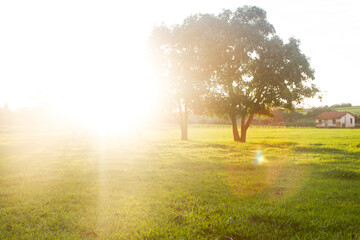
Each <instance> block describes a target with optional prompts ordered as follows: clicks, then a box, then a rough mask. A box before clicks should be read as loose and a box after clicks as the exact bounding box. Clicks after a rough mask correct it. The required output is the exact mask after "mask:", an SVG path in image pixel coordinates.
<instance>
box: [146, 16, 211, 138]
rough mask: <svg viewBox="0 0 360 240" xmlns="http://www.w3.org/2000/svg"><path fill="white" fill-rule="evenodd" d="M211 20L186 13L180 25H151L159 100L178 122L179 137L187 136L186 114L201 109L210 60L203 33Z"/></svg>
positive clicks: (152, 50)
mask: <svg viewBox="0 0 360 240" xmlns="http://www.w3.org/2000/svg"><path fill="white" fill-rule="evenodd" d="M213 20H214V18H213V16H211V15H194V16H190V17H188V18H187V19H185V20H184V22H183V23H182V24H180V25H175V26H172V27H167V26H164V25H163V26H159V27H155V28H154V29H153V32H152V34H151V37H150V41H149V42H150V49H151V53H152V54H151V55H152V57H153V63H155V66H156V69H157V76H158V77H159V78H160V80H161V86H162V93H163V94H164V101H163V103H164V104H165V105H166V109H167V110H168V111H170V112H171V113H172V114H173V115H174V116H175V118H176V120H177V122H178V123H179V125H180V129H181V140H187V139H188V116H189V113H190V112H192V111H195V112H200V111H201V110H202V109H203V108H202V106H203V105H204V95H205V92H206V89H207V88H206V84H207V81H208V80H209V78H210V70H209V69H210V68H209V66H210V65H211V64H209V63H210V61H211V59H213V58H211V57H209V55H208V54H209V53H210V51H208V49H207V47H208V45H207V44H208V43H207V39H208V37H206V36H208V34H209V30H210V29H211V26H212V21H213Z"/></svg>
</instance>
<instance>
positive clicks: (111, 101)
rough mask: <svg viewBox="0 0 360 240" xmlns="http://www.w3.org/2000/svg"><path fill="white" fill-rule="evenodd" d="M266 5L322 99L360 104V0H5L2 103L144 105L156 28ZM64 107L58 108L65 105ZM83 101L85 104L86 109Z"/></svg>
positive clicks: (0, 14) (0, 26) (0, 30)
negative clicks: (148, 52)
mask: <svg viewBox="0 0 360 240" xmlns="http://www.w3.org/2000/svg"><path fill="white" fill-rule="evenodd" d="M243 5H256V6H259V7H262V8H263V9H264V10H265V11H267V14H268V20H269V22H270V23H272V24H273V25H274V27H275V29H276V30H277V33H278V34H279V35H280V37H282V38H283V39H285V40H286V39H288V38H289V37H290V36H294V37H296V38H298V39H300V40H301V42H302V45H301V49H302V50H303V52H304V53H305V54H306V55H307V56H308V57H310V58H311V65H312V67H313V68H314V69H315V76H316V80H315V83H316V84H317V85H318V86H319V87H320V89H321V90H322V91H324V98H323V103H319V102H318V101H308V102H307V103H308V104H315V105H320V104H321V105H325V104H327V105H332V104H335V103H343V102H350V103H352V104H353V105H360V97H359V95H358V93H359V89H360V77H359V74H358V69H359V65H360V60H359V57H360V46H359V43H360V14H358V10H359V9H360V1H357V0H352V1H351V0H345V1H344V0H341V1H340V0H303V1H289V0H287V1H286V0H273V1H269V0H257V1H256V0H255V1H246V0H223V1H195V0H192V1H189V0H185V1H166V0H153V1H132V2H131V3H130V1H123V2H122V1H76V0H72V1H16V0H14V1H1V2H0V106H2V105H3V104H4V103H5V102H7V103H8V104H9V106H10V107H11V108H16V107H22V106H31V105H33V104H35V103H36V101H37V100H36V99H41V100H42V101H43V102H45V103H51V104H55V105H59V106H61V105H62V107H63V108H69V107H71V108H73V110H74V111H76V110H79V111H80V109H81V111H85V112H86V111H87V112H91V111H93V110H94V109H99V108H103V107H104V106H106V107H107V108H109V111H111V109H114V108H122V109H124V108H125V109H126V104H128V103H129V102H135V103H136V104H135V106H132V107H139V108H144V107H145V108H147V107H148V105H149V104H150V102H151V101H149V100H147V99H151V98H152V94H153V91H152V86H153V83H152V82H151V79H150V78H149V76H148V72H147V69H146V67H145V68H144V66H146V64H145V62H146V61H145V57H144V50H145V48H146V46H145V44H146V41H147V38H148V36H149V33H150V31H151V29H152V28H153V26H155V25H156V24H159V23H161V22H164V23H165V24H174V23H180V22H181V21H182V20H183V19H184V18H186V17H187V16H189V15H190V14H194V13H198V12H202V13H218V12H220V11H221V9H223V8H229V9H232V10H234V9H235V8H237V7H241V6H243ZM60 108H61V107H60ZM84 109H85V110H84Z"/></svg>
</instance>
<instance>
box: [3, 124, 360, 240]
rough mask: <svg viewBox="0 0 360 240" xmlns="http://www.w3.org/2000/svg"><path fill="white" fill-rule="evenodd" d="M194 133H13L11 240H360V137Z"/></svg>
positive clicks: (263, 131)
mask: <svg viewBox="0 0 360 240" xmlns="http://www.w3.org/2000/svg"><path fill="white" fill-rule="evenodd" d="M189 131H190V137H191V139H192V140H191V141H188V142H180V141H178V137H179V136H178V135H179V130H178V129H177V128H173V127H168V128H162V129H158V130H156V131H152V132H148V133H146V134H144V135H143V139H142V140H141V141H139V140H131V141H130V140H127V141H125V140H121V139H115V138H113V139H100V140H99V138H96V137H94V136H81V137H80V136H77V137H74V136H72V135H71V134H65V133H61V132H50V133H49V132H31V131H29V132H9V131H5V130H3V131H1V135H0V239H12V238H14V239H22V238H23V239H40V238H42V239H45V238H46V239H53V238H62V239H76V238H78V239H81V238H89V239H91V238H96V237H97V238H100V239H159V238H164V239H201V238H203V239H290V238H293V239H297V238H299V239H313V238H317V239H351V238H354V239H358V238H360V224H359V223H360V193H359V187H360V129H285V128H251V129H250V130H249V132H248V143H246V144H237V143H233V142H231V129H230V127H222V126H192V127H191V128H190V130H189ZM257 150H262V151H263V152H264V153H265V156H266V159H267V163H266V164H264V165H261V166H255V165H254V164H253V158H254V155H255V153H256V151H257Z"/></svg>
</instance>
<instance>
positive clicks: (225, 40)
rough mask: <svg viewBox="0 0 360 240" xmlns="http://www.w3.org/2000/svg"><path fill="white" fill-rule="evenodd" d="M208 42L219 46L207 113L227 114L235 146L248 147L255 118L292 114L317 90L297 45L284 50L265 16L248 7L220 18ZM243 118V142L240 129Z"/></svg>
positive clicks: (308, 65) (291, 43)
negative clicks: (278, 111) (248, 134)
mask: <svg viewBox="0 0 360 240" xmlns="http://www.w3.org/2000/svg"><path fill="white" fill-rule="evenodd" d="M217 19H218V22H219V24H217V25H216V26H217V28H213V36H212V38H211V39H209V41H213V42H215V43H216V44H215V46H216V51H217V55H218V56H219V57H218V58H217V64H216V68H214V69H213V74H212V78H211V80H212V87H211V88H210V92H211V94H209V95H208V96H209V98H208V103H209V104H208V109H209V110H210V111H211V112H212V113H215V114H218V115H223V114H228V115H229V117H230V119H231V121H232V126H233V137H234V141H240V142H245V141H246V132H247V129H248V128H249V126H250V124H251V121H252V119H253V117H254V115H256V114H259V115H271V111H270V110H271V109H272V108H276V107H282V108H285V109H289V110H292V109H293V108H294V106H295V105H296V104H298V103H300V102H301V101H302V100H303V99H304V98H305V97H311V96H313V95H314V94H315V93H316V92H317V91H318V90H317V88H316V87H315V86H314V85H311V84H310V81H311V80H312V79H314V75H313V70H312V69H311V67H310V64H309V61H308V59H307V57H306V56H305V55H304V54H302V53H301V51H300V49H299V42H298V41H297V40H295V39H290V41H289V43H287V44H284V43H283V42H282V41H281V40H280V38H279V37H277V36H276V35H275V29H274V27H273V26H272V25H271V24H270V23H268V21H267V18H266V12H265V11H264V10H262V9H260V8H257V7H249V6H245V7H242V8H238V9H237V10H236V11H234V12H232V11H230V10H225V11H223V12H222V13H221V14H219V15H218V16H217ZM237 116H240V117H241V136H239V132H238V126H237V122H236V119H237Z"/></svg>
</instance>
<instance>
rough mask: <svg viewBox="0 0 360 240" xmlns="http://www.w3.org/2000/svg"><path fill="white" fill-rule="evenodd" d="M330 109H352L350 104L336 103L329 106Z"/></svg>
mask: <svg viewBox="0 0 360 240" xmlns="http://www.w3.org/2000/svg"><path fill="white" fill-rule="evenodd" d="M330 107H331V108H340V107H352V104H351V103H338V104H334V105H331V106H330Z"/></svg>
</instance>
